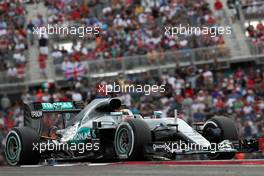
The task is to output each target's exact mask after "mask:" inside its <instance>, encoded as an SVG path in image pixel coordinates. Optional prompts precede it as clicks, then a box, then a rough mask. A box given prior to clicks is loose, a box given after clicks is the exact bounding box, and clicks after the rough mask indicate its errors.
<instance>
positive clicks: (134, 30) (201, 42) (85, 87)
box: [0, 0, 264, 165]
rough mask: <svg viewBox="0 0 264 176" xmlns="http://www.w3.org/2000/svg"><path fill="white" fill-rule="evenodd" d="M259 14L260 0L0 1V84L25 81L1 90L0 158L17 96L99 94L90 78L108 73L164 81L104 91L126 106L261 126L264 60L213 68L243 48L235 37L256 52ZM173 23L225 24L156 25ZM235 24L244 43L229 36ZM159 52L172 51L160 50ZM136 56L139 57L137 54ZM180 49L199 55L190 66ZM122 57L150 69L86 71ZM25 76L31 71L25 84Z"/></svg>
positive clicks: (261, 27) (253, 128) (17, 118)
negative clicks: (40, 30) (57, 28)
mask: <svg viewBox="0 0 264 176" xmlns="http://www.w3.org/2000/svg"><path fill="white" fill-rule="evenodd" d="M28 7H30V8H28ZM43 9H45V11H44V12H43ZM32 11H33V12H32ZM263 16H264V2H263V1H262V0H245V1H243V0H212V1H206V0H198V1H197V0H136V1H132V0H43V1H38V0H32V1H31V0H26V1H23V0H3V1H1V2H0V72H1V76H0V85H1V84H3V85H4V84H6V83H8V84H11V83H18V82H19V83H25V85H24V86H23V88H21V89H19V90H17V91H16V93H13V94H12V93H8V92H7V91H2V92H1V96H0V165H1V164H4V157H3V149H4V143H5V135H6V134H7V132H8V130H9V129H10V128H12V127H14V126H22V125H23V102H24V103H27V102H32V101H40V102H56V101H79V100H82V101H84V102H85V103H86V104H87V103H89V102H90V101H92V100H93V99H94V98H100V97H104V95H102V94H100V93H98V92H97V89H96V86H97V85H98V84H111V83H113V82H115V83H118V84H120V85H126V84H134V85H146V84H150V85H165V89H166V91H165V92H164V93H159V92H156V93H152V94H151V95H144V94H140V93H128V92H123V93H117V94H111V95H110V96H119V97H121V99H122V100H123V101H124V103H125V104H126V105H127V106H128V107H129V108H131V109H132V111H133V112H134V113H136V114H137V113H138V114H141V115H142V116H151V115H152V114H153V111H155V110H160V111H162V112H163V114H164V115H167V116H173V115H174V109H178V110H179V111H180V112H181V118H183V119H184V120H186V121H187V122H188V123H189V124H192V123H193V122H204V121H206V120H207V119H209V118H210V117H212V116H213V115H215V114H224V115H227V116H230V117H232V118H233V119H234V120H235V122H236V126H237V129H238V131H239V136H240V137H250V136H253V137H258V136H261V135H263V133H264V67H263V66H261V65H260V64H259V65H258V64H255V63H253V62H250V63H249V62H247V63H246V64H240V62H238V64H233V65H232V67H231V66H230V64H229V68H226V67H224V68H223V67H222V65H221V63H222V62H221V63H220V61H221V59H222V58H224V59H226V58H231V57H233V56H234V55H236V53H237V52H238V53H239V54H240V57H243V56H245V55H246V54H244V52H246V50H245V49H244V47H245V45H246V46H248V48H250V49H249V54H250V55H257V56H258V57H259V56H263V55H262V54H264V45H263V43H264V42H263V40H264V36H263V34H264V23H263ZM47 24H53V25H75V26H99V27H100V34H99V35H95V36H85V37H83V38H78V37H76V36H59V35H54V36H48V35H42V36H38V35H34V27H43V26H46V25H47ZM178 24H182V25H190V26H199V27H203V26H206V27H219V26H221V25H225V26H228V25H231V27H232V30H233V33H235V34H232V35H231V36H225V35H219V34H217V35H216V37H211V36H210V35H205V34H204V35H203V34H196V35H179V36H175V37H169V36H166V35H164V27H165V26H178ZM234 31H235V32H234ZM239 31H241V35H243V38H244V39H245V41H243V42H244V43H242V41H241V38H242V37H241V36H240V37H238V36H237V35H238V33H239ZM69 41H70V42H69ZM235 41H236V42H237V43H236V42H235ZM239 43H242V44H241V45H240V44H239ZM241 46H242V47H241ZM237 47H238V48H237ZM194 51H195V52H194ZM167 53H172V54H170V57H168V54H167ZM234 53H235V54H234ZM141 58H146V62H145V61H144V62H143V61H142V60H143V59H142V60H140V59H141ZM188 58H195V59H197V60H199V61H206V62H205V63H204V64H200V65H199V66H197V65H196V64H194V63H193V60H192V61H191V64H189V65H184V66H183V65H182V64H180V62H181V61H184V59H188ZM256 58H257V57H256ZM181 59H182V60H181ZM224 59H223V60H224ZM254 59H255V58H254ZM124 61H125V63H126V64H127V65H129V67H127V68H131V69H132V68H136V67H137V66H140V65H141V63H144V64H146V66H149V65H151V66H153V68H154V69H152V70H147V71H140V72H139V71H137V72H133V73H130V74H127V73H125V72H122V73H118V74H116V75H115V76H112V77H111V76H109V77H105V76H99V77H92V76H94V75H93V74H92V70H95V72H96V73H104V74H105V75H106V73H107V72H108V71H109V72H110V71H111V70H112V69H113V68H112V67H114V68H117V69H119V70H120V69H122V68H123V63H124ZM135 61H138V62H135ZM207 61H208V62H210V63H209V64H207ZM211 61H212V63H211ZM157 62H158V63H159V64H164V65H165V64H168V65H169V66H170V68H168V69H167V68H164V69H162V70H161V69H160V66H158V67H155V66H157ZM54 66H55V68H56V69H55V74H57V73H61V74H62V77H59V78H60V79H59V81H60V82H63V86H62V85H60V84H59V83H58V82H59V81H57V80H56V77H54V76H50V74H51V73H52V69H51V68H53V67H54ZM171 66H172V67H171ZM32 68H33V69H35V70H33V71H32ZM125 68H126V67H125ZM87 75H88V76H87ZM90 77H92V78H90ZM110 77H111V78H110ZM32 79H33V81H34V79H36V80H40V81H37V82H34V84H33V83H32V84H29V83H31V82H32ZM15 86H16V85H15ZM17 89H18V88H17ZM1 90H2V89H1ZM247 157H248V158H257V157H263V156H260V155H248V156H247Z"/></svg>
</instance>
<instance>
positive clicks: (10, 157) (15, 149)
mask: <svg viewBox="0 0 264 176" xmlns="http://www.w3.org/2000/svg"><path fill="white" fill-rule="evenodd" d="M20 144H21V143H20V141H19V139H18V138H17V136H16V134H14V133H10V135H9V136H8V138H7V142H6V152H5V153H6V159H7V161H8V163H9V164H11V165H16V164H17V162H18V161H19V155H20V151H21V146H20Z"/></svg>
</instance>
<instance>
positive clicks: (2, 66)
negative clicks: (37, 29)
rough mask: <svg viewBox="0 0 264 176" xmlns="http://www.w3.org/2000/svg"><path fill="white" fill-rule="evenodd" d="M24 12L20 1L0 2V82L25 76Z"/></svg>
mask: <svg viewBox="0 0 264 176" xmlns="http://www.w3.org/2000/svg"><path fill="white" fill-rule="evenodd" d="M25 14H26V12H25V8H24V4H23V3H22V2H21V1H18V0H13V1H7V0H4V1H1V2H0V72H1V76H0V83H1V82H8V80H9V81H13V82H17V81H20V79H23V78H24V77H25V64H26V62H27V58H26V51H27V47H28V46H27V33H26V30H25V28H24V24H25ZM7 79H8V80H7Z"/></svg>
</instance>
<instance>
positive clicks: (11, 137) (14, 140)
mask: <svg viewBox="0 0 264 176" xmlns="http://www.w3.org/2000/svg"><path fill="white" fill-rule="evenodd" d="M39 142H40V138H39V136H38V134H37V132H36V131H35V130H33V129H31V128H29V127H20V128H13V129H12V130H11V131H9V133H8V134H7V137H6V147H5V157H6V161H7V163H8V164H9V165H12V166H16V165H34V164H38V163H39V160H40V153H39V151H37V150H33V143H34V144H37V143H39Z"/></svg>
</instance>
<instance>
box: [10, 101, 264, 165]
mask: <svg viewBox="0 0 264 176" xmlns="http://www.w3.org/2000/svg"><path fill="white" fill-rule="evenodd" d="M194 126H195V129H193V128H192V127H191V126H190V125H188V124H187V123H186V122H185V121H184V120H182V119H180V118H178V115H177V113H175V117H173V118H169V117H168V118H158V116H157V113H156V115H155V117H154V118H143V117H142V116H140V115H135V114H133V113H132V112H131V111H130V110H129V109H126V108H125V107H123V105H122V103H121V101H120V99H118V98H102V99H95V100H93V101H92V102H91V103H90V104H88V105H87V106H86V107H84V104H83V103H82V102H55V103H29V104H25V107H24V127H16V128H13V129H12V130H10V131H9V133H8V135H7V138H6V147H5V155H6V160H7V162H8V163H9V164H10V165H26V164H30V165H31V164H38V163H39V162H41V161H45V160H46V161H47V160H51V159H53V160H56V161H76V160H78V161H98V162H99V161H104V162H105V161H120V160H152V159H154V158H155V157H160V158H169V159H175V156H176V155H178V154H200V153H203V154H207V155H208V157H209V158H210V159H231V158H233V157H234V155H235V153H236V152H238V151H244V152H254V151H259V150H260V149H263V139H262V142H261V143H260V142H259V141H260V140H257V139H250V140H239V139H238V134H237V130H236V128H235V125H234V122H233V121H232V120H231V119H230V118H227V117H224V116H215V117H212V118H211V119H210V120H208V121H206V122H205V123H204V124H195V125H194ZM212 144H215V145H214V146H213V145H212ZM183 146H184V147H183Z"/></svg>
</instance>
